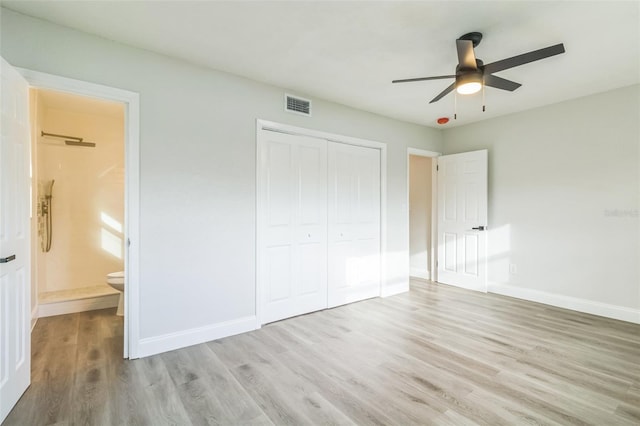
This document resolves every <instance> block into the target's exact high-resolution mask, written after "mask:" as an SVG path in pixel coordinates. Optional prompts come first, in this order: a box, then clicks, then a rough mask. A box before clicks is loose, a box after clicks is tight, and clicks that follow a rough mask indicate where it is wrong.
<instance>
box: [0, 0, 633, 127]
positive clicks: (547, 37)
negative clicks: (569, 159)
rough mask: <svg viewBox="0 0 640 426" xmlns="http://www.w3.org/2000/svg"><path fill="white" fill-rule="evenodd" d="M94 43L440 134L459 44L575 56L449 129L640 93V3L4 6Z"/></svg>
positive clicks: (525, 78) (474, 106)
mask: <svg viewBox="0 0 640 426" xmlns="http://www.w3.org/2000/svg"><path fill="white" fill-rule="evenodd" d="M1 3H2V5H3V6H4V7H7V8H9V9H12V10H14V11H18V12H21V13H24V14H27V15H31V16H34V17H38V18H42V19H46V20H48V21H52V22H55V23H58V24H61V25H65V26H68V27H71V28H75V29H78V30H81V31H84V32H88V33H92V34H96V35H99V36H102V37H105V38H108V39H111V40H115V41H118V42H121V43H125V44H128V45H132V46H136V47H140V48H143V49H147V50H151V51H155V52H159V53H163V54H166V55H169V56H173V57H176V58H181V59H184V60H186V61H189V62H192V63H195V64H199V65H203V66H206V67H210V68H214V69H218V70H223V71H228V72H230V73H233V74H237V75H241V76H245V77H248V78H251V79H254V80H258V81H263V82H266V83H270V84H274V85H277V86H281V87H284V88H286V89H287V90H288V91H291V92H293V93H296V94H300V95H302V96H311V97H312V98H314V97H317V98H323V99H327V100H331V101H335V102H339V103H342V104H345V105H349V106H352V107H355V108H359V109H363V110H366V111H371V112H374V113H378V114H381V115H385V116H388V117H393V118H397V119H400V120H404V121H409V122H413V123H418V124H423V125H427V126H432V127H438V125H437V124H436V123H435V121H436V119H437V118H438V117H442V116H449V117H453V111H454V96H453V94H450V95H448V96H446V97H445V98H444V99H442V100H441V101H439V102H437V103H434V104H429V100H431V99H432V98H433V97H434V96H435V95H437V94H438V93H440V91H442V90H443V89H444V88H445V87H447V86H448V85H449V84H450V82H449V80H439V81H424V82H417V83H405V84H391V80H393V79H400V78H412V77H422V76H431V75H442V74H453V73H454V71H455V65H456V63H457V56H456V50H455V39H456V38H458V37H459V36H461V35H462V34H465V33H467V32H471V31H480V32H482V33H483V34H484V39H483V40H482V43H481V44H480V45H479V46H478V47H477V48H476V56H477V57H478V58H480V59H482V60H484V62H485V63H490V62H493V61H496V60H500V59H503V58H506V57H510V56H514V55H518V54H520V53H524V52H528V51H531V50H536V49H539V48H542V47H547V46H550V45H553V44H557V43H564V45H565V48H566V53H565V54H563V55H558V56H555V57H552V58H548V59H544V60H541V61H538V62H534V63H530V64H526V65H523V66H521V67H517V68H513V69H510V70H505V71H502V72H500V73H497V74H496V75H499V76H501V77H503V78H507V79H511V80H514V81H517V82H519V83H521V84H522V87H520V88H519V89H517V90H516V91H515V92H505V91H501V90H498V89H493V88H487V90H486V105H487V111H486V112H484V113H483V112H482V111H481V108H482V107H481V106H482V96H481V94H478V95H473V96H466V97H462V96H458V102H457V109H458V120H456V121H455V122H454V121H453V120H452V121H451V122H450V123H449V124H447V125H446V126H447V127H450V126H454V125H459V124H466V123H470V122H474V121H479V120H483V119H486V118H490V117H495V116H500V115H505V114H509V113H512V112H516V111H522V110H526V109H530V108H534V107H537V106H542V105H548V104H552V103H556V102H560V101H564V100H568V99H572V98H576V97H580V96H585V95H589V94H592V93H597V92H603V91H607V90H611V89H614V88H618V87H624V86H628V85H631V84H637V83H640V65H639V62H640V12H639V10H640V2H637V1H627V2H614V1H600V2H578V1H566V2H559V1H555V2H540V1H506V2H498V1H467V2H453V1H448V2H444V1H428V2H427V1H423V2H420V1H418V2H405V1H391V2H362V1H360V2H339V1H331V2H326V1H315V2H287V1H285V2H272V1H260V2H247V1H228V2H222V1H184V0H183V1H141V2H134V1H124V2H113V1H99V2H75V1H71V2H67V1H44V2H42V1H6V0H2V1H1Z"/></svg>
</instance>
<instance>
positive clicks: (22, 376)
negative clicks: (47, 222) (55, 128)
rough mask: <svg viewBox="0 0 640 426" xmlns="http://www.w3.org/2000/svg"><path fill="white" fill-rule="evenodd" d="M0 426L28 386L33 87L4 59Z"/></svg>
mask: <svg viewBox="0 0 640 426" xmlns="http://www.w3.org/2000/svg"><path fill="white" fill-rule="evenodd" d="M0 60H1V61H2V64H1V72H0V78H1V80H2V83H1V92H0V97H1V98H2V100H1V101H0V102H1V104H2V106H1V108H2V111H1V124H0V422H2V421H3V420H4V419H5V418H6V417H7V415H8V414H9V412H10V411H11V409H12V408H13V406H14V405H15V404H16V402H17V401H18V399H19V398H20V396H21V395H22V394H23V393H24V391H25V390H26V389H27V387H28V386H29V383H30V375H31V371H30V370H31V335H30V329H29V325H30V315H31V312H30V305H31V302H30V296H31V295H30V290H29V289H30V258H29V161H30V150H29V106H28V99H29V87H28V85H27V82H26V81H25V80H24V79H23V78H22V76H21V75H20V74H18V72H17V71H16V70H15V69H14V68H13V67H11V65H9V64H8V63H7V62H6V61H5V60H4V59H1V58H0Z"/></svg>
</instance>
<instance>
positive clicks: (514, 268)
mask: <svg viewBox="0 0 640 426" xmlns="http://www.w3.org/2000/svg"><path fill="white" fill-rule="evenodd" d="M509 273H510V274H512V275H515V274H517V273H518V267H517V266H516V264H515V263H510V264H509Z"/></svg>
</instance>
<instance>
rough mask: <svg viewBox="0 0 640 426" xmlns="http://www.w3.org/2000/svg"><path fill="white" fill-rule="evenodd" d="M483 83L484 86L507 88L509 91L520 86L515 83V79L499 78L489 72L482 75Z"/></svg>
mask: <svg viewBox="0 0 640 426" xmlns="http://www.w3.org/2000/svg"><path fill="white" fill-rule="evenodd" d="M484 84H485V86H491V87H495V88H496V89H502V90H508V91H510V92H513V91H514V90H516V89H517V88H518V87H520V86H522V84H520V83H516V82H515V81H511V80H507V79H504V78H500V77H498V76H495V75H491V74H485V75H484Z"/></svg>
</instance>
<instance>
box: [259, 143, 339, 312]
mask: <svg viewBox="0 0 640 426" xmlns="http://www.w3.org/2000/svg"><path fill="white" fill-rule="evenodd" d="M263 133H264V134H265V135H266V136H265V139H264V140H262V143H261V147H260V157H261V158H260V161H261V162H262V163H261V170H262V176H261V185H262V189H261V190H260V193H261V196H262V197H263V198H262V203H261V205H262V206H263V211H262V212H261V214H260V217H259V221H261V223H260V224H259V227H260V232H261V237H260V238H261V241H262V243H261V245H262V250H261V255H260V257H261V258H260V260H259V266H258V267H259V271H258V277H259V279H260V280H263V282H261V283H259V286H260V288H261V289H262V293H263V294H262V297H263V304H262V306H263V312H262V316H261V319H262V323H268V322H272V321H277V320H280V319H283V318H289V317H292V316H296V315H300V314H304V313H307V312H313V311H317V310H320V309H325V308H326V307H327V142H326V141H324V140H319V139H314V138H309V137H304V136H293V135H287V134H282V133H276V132H263Z"/></svg>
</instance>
